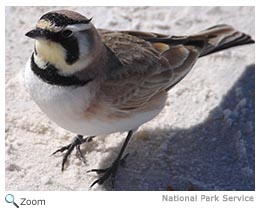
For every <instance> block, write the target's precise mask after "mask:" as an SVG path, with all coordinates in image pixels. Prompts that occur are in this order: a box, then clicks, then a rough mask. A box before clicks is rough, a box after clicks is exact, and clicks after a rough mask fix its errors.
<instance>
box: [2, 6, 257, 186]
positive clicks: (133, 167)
mask: <svg viewBox="0 0 264 211" xmlns="http://www.w3.org/2000/svg"><path fill="white" fill-rule="evenodd" d="M54 9H58V8H57V7H56V8H55V7H7V8H6V190H89V185H90V184H91V183H92V182H93V181H94V180H95V179H96V178H97V175H96V174H95V173H89V174H88V173H86V171H87V170H89V169H91V168H99V167H107V166H108V165H109V164H110V163H111V162H112V161H113V160H114V158H115V157H116V156H117V153H118V151H119V149H120V147H121V144H122V141H123V140H124V138H125V135H126V134H119V133H117V134H112V135H109V136H107V137H98V138H96V139H95V140H94V141H93V142H92V143H88V144H87V145H85V146H82V149H83V153H84V155H85V158H86V160H87V165H84V164H83V163H82V162H81V161H80V160H79V159H78V158H77V157H76V156H75V151H74V152H73V154H72V155H71V157H70V160H69V163H68V164H67V165H66V169H65V171H64V172H61V170H60V169H61V161H62V156H61V154H58V155H56V156H51V153H52V152H53V151H54V150H56V149H57V148H59V147H61V146H63V145H66V144H68V143H70V141H71V138H73V137H74V134H72V133H70V132H67V131H65V130H63V129H61V128H59V127H58V126H56V125H55V124H54V123H52V122H51V121H50V120H48V119H47V117H46V116H45V115H44V114H43V113H42V112H41V111H40V109H39V108H38V107H37V106H36V104H35V103H34V102H33V101H32V100H31V99H30V97H29V95H28V94H27V93H26V92H25V88H24V86H23V77H22V72H23V69H24V66H25V63H26V61H27V59H28V57H29V56H30V54H31V51H32V48H33V41H32V40H30V39H28V38H27V37H25V36H24V34H25V33H26V32H27V31H28V30H30V29H31V28H32V27H33V26H34V25H35V24H36V21H37V20H38V18H39V17H40V16H41V15H42V14H43V13H46V12H47V11H50V10H54ZM67 9H72V10H76V11H79V12H81V13H82V14H84V15H86V16H88V17H93V23H94V24H95V25H96V26H97V27H100V28H108V29H117V30H132V29H133V30H143V31H153V32H159V33H164V34H174V35H183V34H190V33H195V32H198V31H200V30H203V29H205V28H207V27H210V26H213V25H216V24H223V23H225V24H230V25H232V26H234V27H235V28H236V29H238V30H241V31H243V32H245V33H248V34H250V35H252V37H254V35H255V20H254V16H255V11H254V7H68V8H67ZM16 17H19V18H18V19H17V18H16ZM254 63H255V54H254V45H250V46H242V47H237V48H233V49H232V50H227V51H224V52H220V53H217V54H214V55H212V56H209V57H206V58H203V59H201V60H200V61H199V62H198V63H197V64H196V65H195V68H194V69H193V71H192V72H191V73H190V74H189V75H188V76H187V77H186V78H185V79H184V80H183V81H182V82H181V83H180V84H178V85H177V86H176V87H175V88H174V89H173V90H171V92H170V96H169V99H168V102H167V105H166V107H165V108H164V110H163V111H162V112H161V114H160V115H159V116H158V117H156V118H155V119H153V120H152V121H150V122H148V123H147V124H145V125H143V126H142V127H141V128H140V130H139V131H138V132H137V133H136V134H135V136H134V138H133V140H132V141H131V142H130V144H129V146H128V148H127V152H129V153H130V155H129V156H128V157H127V160H126V163H125V165H124V166H121V167H120V168H119V171H118V174H117V178H116V187H115V189H116V190H167V189H168V188H169V189H173V190H190V189H191V190H253V189H254V177H255V174H254V141H255V139H254V135H255V134H254V127H255V120H254V112H255V111H254V100H255V99H254V91H255V90H254V77H255V73H254V70H255V68H254ZM92 190H111V187H110V185H109V183H106V184H105V185H102V186H98V185H96V186H95V187H94V188H93V189H92Z"/></svg>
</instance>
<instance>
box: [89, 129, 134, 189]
mask: <svg viewBox="0 0 264 211" xmlns="http://www.w3.org/2000/svg"><path fill="white" fill-rule="evenodd" d="M132 134H133V131H132V130H130V131H129V132H128V134H127V137H126V140H125V142H124V144H123V146H122V148H121V150H120V152H119V154H118V156H117V158H116V159H115V160H114V162H113V163H112V165H111V166H110V167H108V168H105V169H91V170H89V171H88V172H96V173H98V174H102V176H101V177H100V178H99V179H97V180H95V181H94V182H93V183H92V184H91V186H90V187H93V186H94V185H95V184H96V183H98V184H99V185H102V184H103V183H104V182H105V181H106V180H107V179H108V178H109V177H110V176H111V177H112V180H111V182H112V187H114V181H115V176H116V172H117V169H118V166H119V165H120V163H121V162H122V161H123V160H124V159H125V158H126V157H127V156H128V154H126V155H125V156H124V158H123V159H122V155H123V153H124V151H125V148H126V146H127V144H128V142H129V140H130V138H131V136H132Z"/></svg>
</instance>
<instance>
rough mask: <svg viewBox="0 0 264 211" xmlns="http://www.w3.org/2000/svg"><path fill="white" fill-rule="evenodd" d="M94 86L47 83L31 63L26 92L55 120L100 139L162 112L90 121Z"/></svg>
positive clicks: (82, 133)
mask: <svg viewBox="0 0 264 211" xmlns="http://www.w3.org/2000/svg"><path fill="white" fill-rule="evenodd" d="M93 83H94V82H90V83H88V84H87V85H86V86H83V87H79V88H72V87H60V86H56V85H50V84H47V83H45V82H43V81H42V80H41V79H40V78H39V77H38V76H36V75H35V74H34V73H33V72H32V71H31V68H30V61H28V63H27V66H26V70H25V85H26V89H27V91H28V92H29V94H30V95H31V97H32V98H33V100H34V101H35V102H36V103H37V105H38V106H39V107H40V108H41V110H42V111H43V112H44V113H45V114H46V115H47V116H48V117H49V118H50V119H51V120H52V121H54V122H55V123H57V124H58V125H59V126H61V127H62V128H64V129H66V130H69V131H71V132H73V133H76V134H80V135H89V136H96V135H107V134H110V133H114V132H124V131H128V130H132V129H136V128H138V127H139V126H140V125H141V124H143V123H145V122H147V121H149V120H151V119H152V118H154V117H155V116H156V115H157V114H158V113H159V112H160V110H161V108H160V109H156V110H152V111H149V112H144V113H139V114H135V115H133V116H129V118H121V119H118V120H117V119H115V120H113V121H111V120H109V119H107V118H106V119H105V120H104V119H103V118H102V116H101V115H100V111H98V114H94V116H91V115H90V116H89V118H87V117H85V116H84V112H85V111H86V109H87V108H88V107H89V105H90V102H91V101H92V100H93V99H94V94H95V87H96V86H95V84H93ZM98 115H100V117H98ZM97 117H98V118H97ZM36 121H37V120H36Z"/></svg>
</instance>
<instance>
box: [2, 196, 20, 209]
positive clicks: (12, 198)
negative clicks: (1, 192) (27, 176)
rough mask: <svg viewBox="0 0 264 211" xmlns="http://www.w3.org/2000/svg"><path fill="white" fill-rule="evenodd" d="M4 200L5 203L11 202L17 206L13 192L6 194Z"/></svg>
mask: <svg viewBox="0 0 264 211" xmlns="http://www.w3.org/2000/svg"><path fill="white" fill-rule="evenodd" d="M5 200H6V202H7V203H12V204H13V205H15V206H16V207H17V208H19V206H18V205H17V203H16V202H15V197H14V195H13V194H7V195H6V197H5Z"/></svg>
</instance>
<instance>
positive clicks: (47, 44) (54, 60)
mask: <svg viewBox="0 0 264 211" xmlns="http://www.w3.org/2000/svg"><path fill="white" fill-rule="evenodd" d="M36 50H37V53H38V56H39V57H40V58H41V59H42V60H44V61H47V62H49V63H51V64H56V66H58V67H61V68H63V67H67V66H68V64H67V63H66V62H65V54H66V52H65V49H64V48H63V47H62V46H61V45H60V44H58V43H55V42H53V41H50V40H36Z"/></svg>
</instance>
